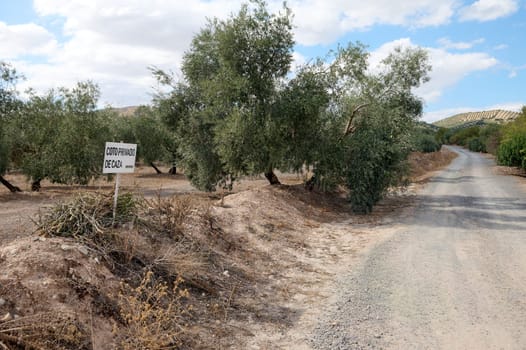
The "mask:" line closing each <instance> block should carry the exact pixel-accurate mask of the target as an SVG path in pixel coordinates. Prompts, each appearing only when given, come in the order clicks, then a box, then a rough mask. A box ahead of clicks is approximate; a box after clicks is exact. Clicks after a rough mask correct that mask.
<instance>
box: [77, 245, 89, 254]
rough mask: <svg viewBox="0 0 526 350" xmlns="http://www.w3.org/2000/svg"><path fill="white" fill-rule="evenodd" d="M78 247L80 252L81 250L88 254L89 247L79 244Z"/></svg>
mask: <svg viewBox="0 0 526 350" xmlns="http://www.w3.org/2000/svg"><path fill="white" fill-rule="evenodd" d="M77 249H78V251H79V252H81V253H82V254H84V255H88V254H89V251H88V248H86V247H85V246H83V245H81V246H79V247H78V248H77Z"/></svg>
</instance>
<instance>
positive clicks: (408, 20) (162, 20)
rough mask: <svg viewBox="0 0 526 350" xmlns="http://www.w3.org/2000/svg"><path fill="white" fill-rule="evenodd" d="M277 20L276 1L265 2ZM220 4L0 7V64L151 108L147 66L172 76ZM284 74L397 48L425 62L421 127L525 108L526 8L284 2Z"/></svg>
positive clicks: (114, 102)
mask: <svg viewBox="0 0 526 350" xmlns="http://www.w3.org/2000/svg"><path fill="white" fill-rule="evenodd" d="M267 3H268V5H269V8H270V9H271V10H272V11H277V10H279V9H280V8H281V6H282V1H281V0H280V1H277V0H268V1H267ZM240 4H241V1H232V0H185V1H181V0H89V1H86V0H32V1H31V0H0V61H4V62H9V63H11V64H12V65H13V66H14V67H15V68H16V69H17V71H18V72H20V73H22V74H23V75H24V76H25V80H24V81H22V82H21V83H20V84H19V86H18V87H19V89H20V90H22V91H24V90H25V89H27V88H29V87H31V88H33V89H35V90H36V91H37V92H42V93H44V92H45V91H47V90H48V89H51V88H57V87H61V86H64V87H72V86H74V85H75V84H76V82H78V81H84V80H92V81H94V82H95V83H97V84H98V85H99V87H100V89H101V100H100V103H101V105H103V106H106V105H111V106H113V107H124V106H131V105H139V104H148V103H150V102H151V99H152V94H153V93H154V91H155V89H156V88H157V87H158V86H157V85H156V82H155V79H153V77H152V74H151V72H150V70H149V69H148V67H151V66H155V67H159V68H161V69H163V70H166V71H171V72H174V74H175V75H176V76H179V77H180V76H181V74H180V70H179V69H180V65H181V59H182V57H183V54H184V52H185V51H187V50H188V48H189V45H190V42H191V40H192V37H193V36H194V35H195V34H196V33H198V32H199V30H200V28H202V27H203V26H204V25H205V23H206V20H207V18H214V17H216V18H220V19H226V18H228V16H229V15H231V14H233V13H236V12H237V11H238V10H239V8H240ZM287 5H288V7H289V8H291V10H292V12H293V14H294V20H293V22H294V35H295V41H296V44H295V46H294V53H293V57H294V60H295V61H294V65H297V64H301V63H304V62H308V61H309V60H310V59H312V58H315V57H324V56H325V55H326V53H327V52H328V51H329V50H331V49H334V48H336V47H337V46H338V45H341V46H346V45H347V43H349V42H357V41H359V42H362V43H364V44H366V45H367V46H368V49H369V51H370V52H371V61H372V62H378V61H379V60H380V59H381V58H382V57H385V56H386V55H387V54H388V53H389V52H390V51H391V50H392V49H393V48H395V47H397V46H403V47H407V46H413V47H414V46H420V47H422V48H425V49H426V50H427V51H428V53H429V58H430V64H431V65H432V67H433V70H432V72H431V74H430V76H431V80H430V82H428V83H426V84H425V85H423V86H421V87H419V88H418V89H417V90H416V91H415V93H416V94H417V95H418V96H420V97H421V98H422V99H423V101H424V116H423V120H425V121H428V122H432V121H435V120H439V119H443V118H445V117H449V116H451V115H454V114H456V113H461V112H467V111H481V110H488V109H508V110H519V109H520V107H521V106H522V105H524V104H526V89H525V87H526V0H476V1H473V0H396V1H394V0H366V1H364V0H289V1H287Z"/></svg>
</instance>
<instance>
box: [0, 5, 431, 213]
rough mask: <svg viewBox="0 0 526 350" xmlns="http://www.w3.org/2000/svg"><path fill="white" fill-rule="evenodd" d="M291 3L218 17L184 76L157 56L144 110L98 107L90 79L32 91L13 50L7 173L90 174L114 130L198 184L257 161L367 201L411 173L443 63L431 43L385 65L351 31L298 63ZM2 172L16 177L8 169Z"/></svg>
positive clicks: (210, 187) (357, 202)
mask: <svg viewBox="0 0 526 350" xmlns="http://www.w3.org/2000/svg"><path fill="white" fill-rule="evenodd" d="M292 30H293V24H292V13H291V11H290V10H289V9H288V8H287V7H286V6H285V5H284V6H283V8H282V9H281V11H279V12H277V13H270V12H269V11H268V9H267V6H266V4H265V2H264V1H260V0H253V1H250V2H249V3H247V4H243V5H242V6H241V8H240V10H239V11H238V12H237V13H235V14H232V15H231V16H230V17H229V18H228V19H226V20H219V19H210V20H208V22H207V24H206V25H205V26H204V27H203V28H202V29H201V30H200V32H198V33H197V34H196V35H195V36H194V38H193V40H192V43H191V45H190V48H189V49H188V50H187V52H186V53H185V55H184V57H183V62H182V69H181V70H182V79H175V78H174V77H173V76H171V75H170V74H168V73H167V72H165V71H163V70H161V69H157V68H152V71H153V74H154V76H155V77H156V78H157V79H158V81H159V83H160V84H161V85H162V86H163V87H164V88H163V89H162V91H158V92H157V93H156V95H155V97H154V99H153V101H152V104H151V105H150V106H143V107H141V108H139V109H138V110H137V111H136V112H135V115H134V116H133V117H129V118H125V117H122V116H119V115H118V114H117V113H116V112H115V111H114V110H112V109H109V108H106V109H98V108H97V103H98V98H99V90H98V88H97V86H96V85H95V84H93V83H91V82H81V83H79V84H78V85H77V86H76V87H74V88H73V89H65V88H60V89H56V90H51V91H49V92H48V93H47V94H44V95H38V94H36V93H34V92H31V91H30V92H29V93H28V97H27V98H26V99H24V100H22V99H20V98H19V96H18V94H17V91H16V88H15V87H16V81H17V80H18V79H20V78H21V77H20V76H19V75H18V74H17V72H16V71H15V70H14V69H13V67H11V66H10V65H8V64H6V63H2V66H1V69H2V72H1V73H2V80H1V81H2V85H1V87H0V88H1V90H0V94H1V95H0V98H1V99H0V108H1V110H0V111H1V115H0V118H1V122H0V175H2V174H3V173H4V172H5V171H6V170H7V169H8V168H12V169H20V170H21V171H22V172H23V173H24V174H25V175H27V176H28V178H30V179H31V181H32V183H33V185H34V188H35V189H38V187H39V183H40V181H41V180H42V179H44V178H47V179H49V180H51V181H53V182H59V183H79V184H86V183H88V182H89V181H90V180H91V179H92V178H93V177H96V176H98V175H99V174H100V167H101V164H102V157H103V147H104V142H105V141H112V140H113V141H124V142H133V143H138V144H139V146H138V151H139V152H140V154H139V156H140V157H141V158H142V159H143V161H144V162H145V163H149V164H150V163H151V165H153V166H154V167H155V163H154V162H156V161H164V162H170V163H172V162H177V164H178V165H180V166H182V167H183V168H184V173H185V175H186V176H187V177H188V178H189V180H190V181H191V182H192V184H193V185H194V186H195V187H197V188H198V189H201V190H205V191H214V190H216V189H217V188H218V187H230V186H231V185H232V183H233V182H234V181H235V180H236V179H238V178H240V177H242V176H246V175H259V174H264V176H265V177H266V178H267V179H268V181H269V183H270V184H279V183H280V180H279V178H278V176H277V172H276V170H279V171H281V172H291V171H293V172H305V171H308V172H309V173H310V174H312V176H311V177H310V178H309V179H308V181H307V183H306V185H307V186H308V187H309V188H311V189H312V188H318V189H321V190H332V189H335V188H336V187H338V186H344V187H346V188H347V189H348V193H349V200H350V201H351V203H352V205H353V210H355V211H357V212H362V213H367V212H370V211H371V210H372V207H373V205H374V204H375V203H376V202H377V201H378V200H379V199H380V198H381V197H382V195H383V194H384V193H385V191H386V190H387V189H388V188H389V187H390V186H393V185H397V184H399V183H400V182H401V181H402V180H403V178H404V174H405V173H406V170H407V167H406V162H405V161H406V158H407V155H408V154H409V152H410V151H412V150H414V149H415V147H416V146H415V144H417V142H415V134H417V133H418V130H419V128H418V123H417V121H418V119H419V117H420V116H421V114H422V109H423V106H422V101H421V100H420V99H419V98H418V97H417V96H415V95H414V94H413V89H414V88H416V87H418V86H420V84H422V83H424V82H426V81H427V80H428V79H429V77H428V73H429V71H430V69H431V67H430V65H429V64H428V58H427V54H426V52H425V51H424V50H423V49H420V48H396V49H394V50H393V51H392V52H391V53H390V54H389V55H388V56H387V57H386V58H385V59H384V60H383V61H382V62H381V64H380V65H379V66H378V67H371V66H370V63H369V58H370V54H369V53H368V52H367V48H366V47H365V46H364V45H363V44H361V43H352V42H351V43H349V44H347V45H346V46H340V47H338V48H337V49H336V50H334V51H331V52H329V53H328V54H327V55H326V57H322V58H318V59H314V60H312V61H310V62H308V63H305V64H303V65H301V66H300V67H296V69H293V67H292V63H293V57H292V53H293V46H294V38H293V32H292ZM2 181H5V179H3V178H2Z"/></svg>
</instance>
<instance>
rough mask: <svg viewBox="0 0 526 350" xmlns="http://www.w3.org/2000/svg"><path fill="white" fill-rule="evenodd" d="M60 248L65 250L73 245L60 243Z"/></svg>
mask: <svg viewBox="0 0 526 350" xmlns="http://www.w3.org/2000/svg"><path fill="white" fill-rule="evenodd" d="M60 249H62V250H64V251H66V250H71V249H73V246H70V245H67V244H62V245H61V246H60Z"/></svg>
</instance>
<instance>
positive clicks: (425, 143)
mask: <svg viewBox="0 0 526 350" xmlns="http://www.w3.org/2000/svg"><path fill="white" fill-rule="evenodd" d="M415 143H416V150H417V151H419V152H424V153H431V152H437V151H440V148H441V144H440V143H438V142H437V140H436V138H435V137H434V136H433V135H429V134H424V133H421V134H418V135H417V138H416V142H415Z"/></svg>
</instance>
